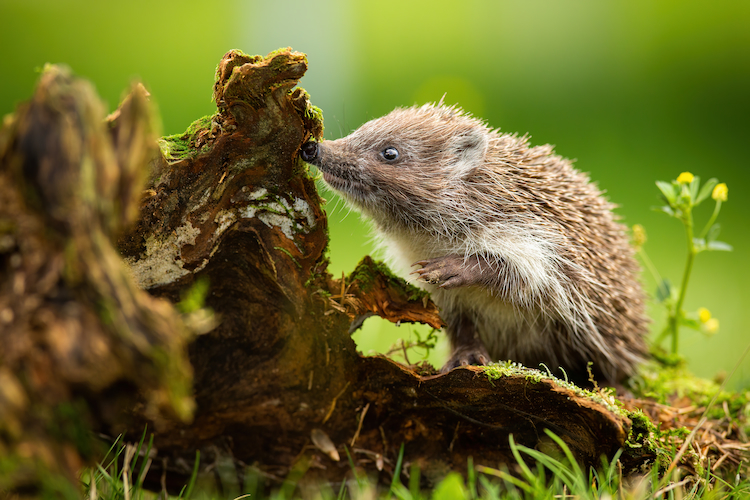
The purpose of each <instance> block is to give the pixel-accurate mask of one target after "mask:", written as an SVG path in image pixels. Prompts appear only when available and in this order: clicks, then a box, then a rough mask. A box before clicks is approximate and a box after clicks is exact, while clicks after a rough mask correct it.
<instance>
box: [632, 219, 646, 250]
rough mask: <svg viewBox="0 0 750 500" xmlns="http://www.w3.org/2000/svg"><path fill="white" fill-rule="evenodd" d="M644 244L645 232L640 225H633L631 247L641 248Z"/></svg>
mask: <svg viewBox="0 0 750 500" xmlns="http://www.w3.org/2000/svg"><path fill="white" fill-rule="evenodd" d="M644 243H646V230H645V229H644V228H643V226H641V225H640V224H633V245H635V247H636V248H641V247H642V246H643V244H644Z"/></svg>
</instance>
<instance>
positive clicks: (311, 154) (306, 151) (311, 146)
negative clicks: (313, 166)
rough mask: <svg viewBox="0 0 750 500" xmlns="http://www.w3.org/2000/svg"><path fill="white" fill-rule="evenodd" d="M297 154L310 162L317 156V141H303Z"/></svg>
mask: <svg viewBox="0 0 750 500" xmlns="http://www.w3.org/2000/svg"><path fill="white" fill-rule="evenodd" d="M299 155H300V157H302V160H304V161H306V162H307V163H311V162H312V161H314V160H315V158H317V157H318V143H317V142H313V141H310V142H306V143H304V144H303V145H302V147H301V148H300V150H299Z"/></svg>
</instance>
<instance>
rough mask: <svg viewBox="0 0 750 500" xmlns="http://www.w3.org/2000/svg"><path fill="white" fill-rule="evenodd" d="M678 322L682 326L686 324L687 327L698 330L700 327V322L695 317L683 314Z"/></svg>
mask: <svg viewBox="0 0 750 500" xmlns="http://www.w3.org/2000/svg"><path fill="white" fill-rule="evenodd" d="M680 324H681V325H683V326H686V327H688V328H692V329H693V330H698V331H700V329H701V323H700V321H698V320H696V319H691V318H686V317H685V316H682V317H681V318H680Z"/></svg>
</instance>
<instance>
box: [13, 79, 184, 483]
mask: <svg viewBox="0 0 750 500" xmlns="http://www.w3.org/2000/svg"><path fill="white" fill-rule="evenodd" d="M104 118H105V117H104V113H103V106H102V104H101V103H100V101H99V99H98V98H97V96H96V95H95V93H94V91H93V88H92V87H91V85H90V84H88V82H85V81H82V80H80V79H77V78H74V77H73V76H72V75H71V74H70V71H69V70H67V69H66V68H62V67H56V66H51V67H48V68H46V69H45V70H44V72H43V73H42V76H41V79H40V82H39V85H38V88H37V89H36V92H35V94H34V96H33V98H32V100H31V102H29V103H28V104H25V105H23V106H21V107H20V108H19V109H18V111H17V112H16V114H15V116H12V117H9V118H7V119H6V123H5V124H4V125H5V126H4V128H3V130H2V132H0V471H2V472H3V473H2V474H0V492H2V491H16V492H24V493H26V494H31V495H36V494H42V493H44V492H45V491H46V493H49V491H47V490H46V489H45V488H55V487H56V486H54V485H56V484H60V483H59V480H58V479H57V478H58V477H59V476H63V477H66V478H67V479H68V480H70V481H71V482H73V483H74V484H77V482H78V481H77V479H78V477H77V476H78V473H79V470H80V468H81V466H82V464H84V463H85V462H87V461H90V460H92V459H94V458H95V457H97V456H98V453H97V446H96V445H97V442H96V440H95V439H93V435H92V434H91V432H90V430H91V429H92V428H94V429H99V428H105V429H112V428H117V427H118V426H119V427H123V425H124V424H123V422H124V420H123V412H124V411H125V410H132V409H133V408H134V407H135V406H136V405H138V407H139V408H140V411H141V412H142V413H143V414H144V415H146V416H147V417H148V418H149V419H150V420H152V421H155V422H160V421H162V420H163V419H164V418H165V417H167V416H168V417H169V419H170V421H175V420H180V419H184V418H188V417H190V415H191V413H192V408H193V401H192V398H191V395H190V391H191V388H190V372H191V369H190V365H189V362H188V358H187V348H186V345H187V340H188V338H189V332H188V330H187V328H186V327H185V326H184V324H183V322H182V320H181V319H180V316H179V315H178V314H177V312H176V311H175V310H174V307H173V306H172V305H171V304H170V303H168V302H167V301H165V300H160V299H156V298H154V297H152V296H150V295H149V294H147V293H145V292H144V291H142V290H140V289H139V288H138V287H137V286H136V285H135V283H134V282H133V280H132V279H131V276H130V270H129V269H128V267H127V266H126V265H125V264H124V263H123V262H122V260H121V258H120V256H119V255H118V253H117V250H116V249H115V247H114V245H113V243H112V241H113V240H114V238H115V236H116V235H117V234H118V233H119V232H121V230H122V228H123V227H124V226H125V225H127V224H128V223H130V222H132V221H133V219H134V216H136V215H137V214H138V203H139V200H140V193H141V190H142V184H143V181H144V179H145V176H146V169H145V167H146V161H147V159H148V158H150V157H151V156H152V155H153V154H154V150H155V148H154V146H153V145H154V135H153V132H152V130H151V121H152V116H151V112H150V109H149V104H148V100H147V93H146V91H145V89H144V88H143V87H142V86H135V87H134V88H133V90H132V92H131V94H130V95H129V96H128V97H127V98H126V99H125V101H124V102H123V104H122V106H121V107H120V109H118V111H117V112H116V113H115V114H114V115H113V116H112V117H111V118H110V120H109V121H108V122H107V123H105V119H104ZM139 395H140V396H139Z"/></svg>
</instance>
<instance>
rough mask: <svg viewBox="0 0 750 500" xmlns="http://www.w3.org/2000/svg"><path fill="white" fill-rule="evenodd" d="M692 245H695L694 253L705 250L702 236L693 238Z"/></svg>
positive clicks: (704, 241)
mask: <svg viewBox="0 0 750 500" xmlns="http://www.w3.org/2000/svg"><path fill="white" fill-rule="evenodd" d="M693 246H694V247H695V253H700V252H702V251H703V250H706V240H704V239H703V238H693Z"/></svg>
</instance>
